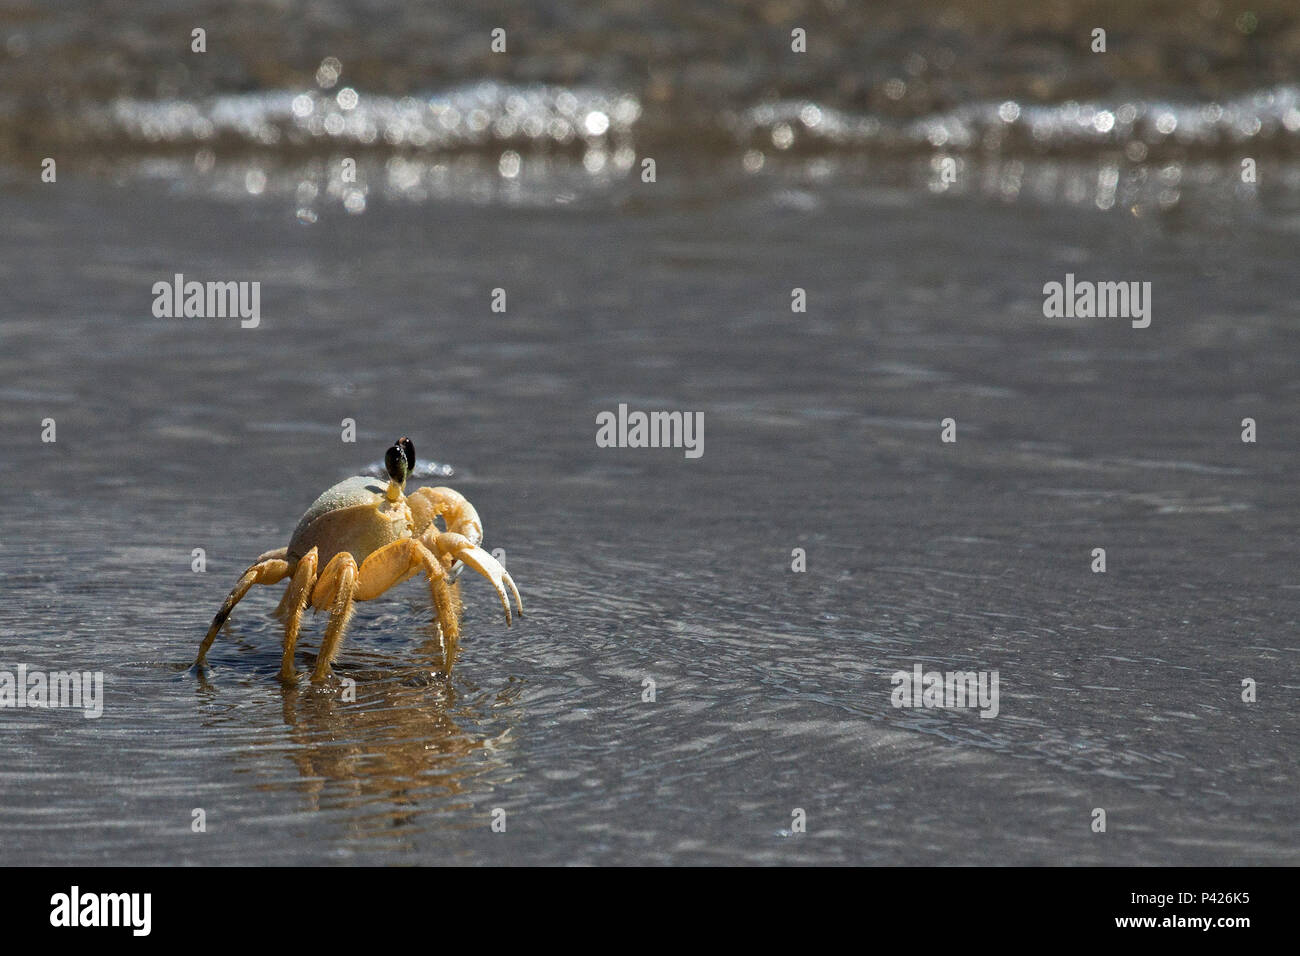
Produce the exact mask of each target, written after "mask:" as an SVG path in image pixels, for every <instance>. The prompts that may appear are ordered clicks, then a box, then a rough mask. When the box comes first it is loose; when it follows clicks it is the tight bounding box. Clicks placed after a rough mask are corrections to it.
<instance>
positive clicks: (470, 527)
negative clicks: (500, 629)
mask: <svg viewBox="0 0 1300 956" xmlns="http://www.w3.org/2000/svg"><path fill="white" fill-rule="evenodd" d="M406 503H407V505H408V506H409V507H410V509H411V516H412V517H413V518H414V519H415V533H416V534H417V535H418V536H419V538H420V541H421V542H423V543H424V545H425V546H426V547H428V548H429V549H430V550H431V551H433V553H434V554H436V555H437V556H438V559H439V560H440V561H441V562H442V563H443V566H444V567H447V568H450V567H451V564H452V562H453V561H463V562H464V563H465V564H467V565H468V566H469V567H471V568H473V569H474V570H475V571H477V572H478V573H479V574H481V575H483V577H485V578H487V579H488V580H489V581H491V582H492V586H493V587H494V588H496V592H497V596H498V597H499V598H500V599H501V607H502V608H503V609H504V610H505V613H506V626H507V627H509V625H510V598H509V597H508V596H507V594H506V588H509V589H510V593H511V594H513V595H514V597H515V606H516V607H518V608H519V616H520V617H522V616H523V613H524V602H523V601H522V600H521V599H520V597H519V589H518V588H517V587H515V582H514V581H513V580H512V579H511V577H510V574H509V573H508V572H507V571H506V569H505V568H503V567H502V566H501V562H499V561H498V560H497V559H496V558H494V557H492V555H490V554H488V553H487V552H486V551H484V550H483V549H482V548H481V547H479V545H480V544H482V542H483V523H482V522H481V521H480V520H479V517H478V512H477V511H475V510H474V506H473V505H472V504H470V503H469V501H468V499H466V498H465V496H464V495H462V494H461V493H460V492H459V491H453V490H452V489H450V488H417V489H416V490H415V491H413V492H411V494H409V495H407V497H406ZM435 518H442V521H443V524H444V525H445V527H446V529H447V530H446V531H439V529H438V526H437V524H436V523H434V519H435Z"/></svg>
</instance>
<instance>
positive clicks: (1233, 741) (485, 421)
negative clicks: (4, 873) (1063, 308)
mask: <svg viewBox="0 0 1300 956" xmlns="http://www.w3.org/2000/svg"><path fill="white" fill-rule="evenodd" d="M200 28H201V29H202V30H203V31H204V33H203V43H204V47H205V51H204V52H195V51H194V50H193V49H192V44H193V42H194V40H193V31H194V30H196V29H200ZM498 28H500V29H503V30H504V31H505V33H504V42H505V51H504V52H502V53H495V52H493V51H492V43H493V37H492V32H493V31H494V30H496V29H498ZM1097 29H1102V30H1104V31H1105V52H1094V50H1093V46H1094V44H1095V43H1096V40H1095V38H1094V31H1095V30H1097ZM794 30H803V31H804V39H805V42H806V52H802V53H798V52H794V50H792V31H794ZM1297 63H1300V9H1297V7H1296V5H1295V4H1294V3H1288V2H1281V0H1277V2H1274V0H1261V2H1241V3H1237V2H1228V0H1224V2H1218V0H1204V2H1195V0H1189V2H1176V3H1175V2H1168V3H1165V2H1147V3H1142V2H1124V3H1120V2H1115V3H1083V2H1077V3H1073V2H1045V3H1033V4H1020V3H1010V2H1008V3H1002V2H989V0H978V2H935V3H931V2H924V0H921V2H917V0H909V2H897V3H890V2H866V3H850V2H829V0H828V2H789V3H786V2H779V0H772V2H694V3H681V4H675V3H657V4H646V3H630V2H605V3H562V2H557V3H540V2H539V3H530V4H519V3H498V2H491V0H489V2H485V3H477V4H474V5H472V8H470V9H467V8H466V7H465V5H464V4H455V3H443V2H432V3H416V2H402V0H356V2H330V0H312V2H289V0H285V2H264V3H253V2H237V3H229V2H227V3H216V2H192V3H187V2H131V3H126V2H114V0H97V2H90V0H84V2H78V0H69V2H60V3H57V4H49V3H39V4H38V3H23V2H12V0H0V222H2V223H3V226H2V227H0V282H2V283H3V289H4V295H3V297H2V298H0V449H2V453H0V473H2V474H3V476H4V477H5V478H6V479H7V480H8V481H9V487H10V493H9V494H8V495H5V496H0V592H2V593H3V595H4V600H3V601H0V668H8V669H12V668H14V667H16V666H17V665H18V664H19V663H26V664H27V665H28V666H29V667H30V668H44V669H48V670H61V669H67V668H76V669H78V670H92V671H93V670H102V671H103V672H104V675H105V690H106V699H105V702H104V715H103V717H101V718H99V719H98V720H87V719H85V718H83V717H82V716H81V714H80V713H79V712H71V711H61V710H46V711H40V710H31V709H26V710H0V729H3V731H4V732H5V734H4V755H5V759H4V768H3V774H0V845H3V846H4V848H5V850H6V854H5V856H6V859H7V860H8V861H9V862H14V863H64V864H67V863H79V862H94V863H178V862H183V863H258V862H265V863H284V864H292V863H321V862H366V863H387V862H403V863H406V862H409V863H428V864H433V863H479V862H489V863H502V862H513V863H764V864H771V863H887V864H898V863H924V864H943V863H1058V864H1059V863H1070V864H1076V863H1078V864H1093V863H1110V864H1122V865H1135V864H1144V865H1145V864H1166V863H1168V864H1173V863H1177V864H1235V863H1242V864H1258V863H1295V862H1297V860H1298V859H1300V856H1298V854H1297V850H1296V846H1295V839H1294V837H1295V832H1296V823H1297V804H1296V792H1297V789H1296V748H1295V740H1296V733H1297V731H1298V730H1300V726H1297V720H1298V718H1297V716H1296V711H1295V708H1294V706H1293V705H1294V701H1295V694H1296V689H1297V686H1298V684H1300V674H1298V673H1297V666H1296V639H1295V634H1296V622H1297V616H1298V615H1300V583H1298V582H1297V580H1296V576H1295V568H1296V563H1295V558H1294V542H1295V539H1296V532H1297V515H1296V508H1295V504H1296V501H1295V492H1294V470H1295V451H1294V450H1295V448H1296V444H1297V443H1296V440H1297V437H1300V424H1298V419H1300V395H1298V392H1297V386H1296V382H1295V375H1294V372H1295V359H1296V349H1297V345H1298V344H1300V341H1298V338H1297V331H1298V329H1300V314H1298V311H1300V310H1298V307H1297V295H1296V293H1297V282H1298V280H1297V261H1296V250H1297V239H1298V237H1300V78H1298V77H1297V73H1296V65H1297ZM46 159H52V160H54V162H55V167H54V168H55V169H56V170H57V176H56V178H55V180H54V181H53V182H49V181H43V180H42V170H43V168H46V167H47V164H45V163H44V161H45V160H46ZM349 159H351V160H354V161H355V167H356V175H355V177H353V176H352V175H350V173H349V172H345V170H348V169H350V167H349V165H348V164H346V163H345V160H349ZM647 159H653V160H654V169H655V175H654V179H653V181H646V177H645V175H644V170H645V168H646V167H645V161H646V160H647ZM176 273H181V274H183V275H184V276H185V277H186V279H190V280H194V279H197V280H199V281H208V280H213V281H257V282H260V283H261V321H260V324H259V325H258V327H257V328H253V329H245V328H241V327H240V323H239V321H238V320H237V319H214V318H205V319H197V318H190V319H171V318H157V317H155V316H154V314H153V312H152V305H153V301H154V294H153V292H152V288H153V285H154V283H155V282H158V281H170V280H171V278H172V276H173V275H175V274H176ZM1067 273H1072V274H1075V275H1077V276H1078V277H1079V278H1080V279H1087V280H1094V281H1139V282H1150V283H1151V284H1152V300H1153V301H1152V324H1151V327H1150V328H1148V329H1142V330H1136V329H1133V328H1131V327H1130V325H1129V322H1128V321H1127V320H1124V319H1048V318H1045V317H1044V315H1043V308H1042V306H1043V286H1044V284H1045V283H1047V282H1053V281H1056V282H1060V281H1063V279H1064V277H1065V275H1066V274H1067ZM796 288H798V289H803V290H804V291H805V293H806V297H807V311H806V312H794V311H792V309H791V295H792V290H794V289H796ZM494 289H504V290H505V293H506V303H507V305H506V309H505V311H504V312H494V311H492V308H491V303H492V300H493V290H494ZM620 403H627V404H628V405H629V406H630V407H632V408H634V409H644V410H658V409H667V410H679V411H683V412H702V413H703V414H704V419H705V435H704V454H703V456H702V457H701V458H699V459H687V458H685V457H684V455H683V454H682V453H681V451H679V450H673V449H602V448H597V447H596V444H595V440H594V438H595V430H596V416H597V414H599V413H600V412H601V411H607V410H609V411H612V410H616V409H617V407H618V405H619V404H620ZM949 417H951V418H953V419H955V421H956V423H957V424H956V427H957V436H958V438H957V441H956V442H955V443H952V444H945V443H942V442H941V441H940V440H939V430H940V428H939V423H940V421H941V420H942V419H945V418H949ZM1245 418H1251V419H1254V420H1255V421H1256V423H1257V427H1258V441H1257V442H1255V443H1244V442H1243V441H1242V440H1241V433H1242V427H1243V426H1242V421H1243V419H1245ZM47 419H52V420H54V422H55V423H56V426H57V440H56V441H53V442H49V441H42V431H43V429H44V427H45V426H43V424H42V423H43V422H45V421H46V420H47ZM344 419H353V420H355V422H356V426H357V435H356V438H357V440H356V442H355V443H348V442H345V441H341V440H340V435H341V431H342V429H341V422H342V421H343V420H344ZM402 434H405V435H409V436H410V437H411V438H412V439H413V441H414V443H415V446H416V449H417V452H418V453H419V455H420V457H421V459H423V460H426V461H434V462H437V463H441V464H445V465H447V466H449V467H450V469H451V473H452V474H451V477H450V478H447V479H446V483H448V484H451V485H452V486H453V487H456V488H457V489H458V490H460V491H462V492H463V493H465V494H466V495H467V496H468V497H469V498H470V499H471V500H472V501H473V502H474V503H475V504H476V505H477V507H478V509H479V512H480V514H481V515H482V516H483V518H484V522H485V526H486V533H487V542H486V543H487V547H489V549H495V548H501V549H503V550H504V553H505V560H506V564H507V566H508V567H509V569H510V571H511V573H512V575H513V576H514V578H515V580H516V582H517V583H518V584H519V586H520V588H521V590H522V592H523V596H524V600H525V602H526V608H527V611H528V616H527V617H525V618H524V619H523V620H522V621H519V622H517V623H516V625H515V626H514V627H512V628H511V629H509V630H506V629H505V628H504V626H503V625H502V622H501V621H500V620H499V610H496V609H494V601H495V599H494V598H493V596H492V595H491V592H490V590H489V589H488V587H487V585H486V584H485V582H482V581H471V580H465V581H464V593H465V597H466V602H467V619H466V624H465V628H464V630H465V636H464V640H463V642H462V646H461V652H460V657H459V658H458V660H457V661H456V664H455V667H454V669H452V670H451V676H450V677H448V676H447V670H448V666H447V665H448V662H447V661H446V660H445V659H444V657H443V653H442V649H441V646H440V643H439V641H438V635H437V633H436V630H434V629H433V628H432V627H431V625H429V623H428V621H429V619H430V611H429V608H428V606H427V598H426V596H425V594H424V590H423V589H422V588H419V587H417V586H415V585H413V584H408V585H406V586H404V587H402V588H399V589H396V590H394V591H393V592H391V593H390V594H388V595H385V596H384V597H383V598H381V599H380V600H377V601H375V602H373V603H369V604H366V605H362V606H361V607H360V610H359V612H358V614H357V616H356V619H355V622H354V624H353V626H352V628H351V631H350V633H349V636H348V639H347V641H346V642H345V644H344V647H343V651H342V655H341V657H340V659H339V661H338V664H337V666H336V672H337V673H338V675H339V676H340V677H350V678H352V679H354V680H356V681H357V700H356V701H346V700H342V699H340V697H339V696H338V694H337V693H336V692H324V693H322V692H317V691H313V690H312V689H310V688H309V687H307V686H306V685H305V684H304V685H302V686H300V687H297V688H282V687H281V686H280V685H279V684H278V683H277V682H276V681H275V679H274V674H275V672H276V669H277V668H278V663H279V650H278V642H279V638H280V634H279V628H278V626H277V624H276V622H274V621H273V620H272V619H271V618H270V615H269V611H270V609H271V608H272V607H274V604H275V602H276V601H277V600H278V597H279V589H278V588H277V589H262V590H259V591H255V592H254V593H252V594H250V596H249V597H248V598H246V599H245V601H244V602H243V603H242V604H241V605H240V607H239V608H238V609H237V611H236V612H235V614H234V616H233V617H232V619H231V621H230V623H229V624H228V625H227V627H226V630H225V631H224V632H223V633H222V635H221V636H220V638H219V640H218V643H217V644H216V647H215V648H214V652H213V655H212V657H211V660H212V663H213V667H212V668H211V670H210V671H209V672H207V673H205V674H197V673H195V672H194V671H193V670H191V669H190V668H189V664H190V663H191V661H192V660H193V656H194V653H195V651H196V649H197V645H198V642H199V640H200V639H201V638H202V636H203V633H204V630H205V629H206V627H207V624H208V622H209V621H210V620H211V616H212V614H213V613H214V612H215V610H216V609H217V607H218V606H219V605H220V602H221V600H222V599H223V598H224V596H225V594H226V592H227V590H228V589H229V588H230V586H231V585H232V584H233V583H234V581H235V579H236V578H237V576H238V575H239V573H240V572H241V571H242V570H243V568H244V567H246V566H247V564H248V563H249V562H250V561H251V560H252V559H253V558H254V557H256V556H257V555H258V554H259V553H261V552H262V551H264V550H268V549H271V548H274V547H277V546H280V545H282V544H284V543H286V542H287V538H288V535H289V533H290V532H291V530H292V529H293V527H294V525H295V523H296V522H297V520H298V517H299V515H300V514H301V513H302V512H303V510H305V509H306V507H307V506H308V505H309V504H310V503H311V502H312V500H313V499H314V498H315V497H316V495H317V494H319V492H320V491H322V490H323V489H324V488H325V487H327V486H329V485H330V484H332V483H334V482H335V481H337V480H339V479H341V478H343V477H346V476H348V475H351V474H355V473H357V472H359V471H362V470H363V469H365V468H367V467H369V466H372V465H373V464H374V463H375V462H376V461H377V460H378V459H379V458H380V457H381V456H382V454H383V451H384V449H385V448H386V447H387V445H388V444H389V443H391V442H392V440H393V439H394V438H395V437H397V436H398V435H402ZM438 480H439V481H442V480H443V479H438ZM1098 547H1103V548H1105V549H1106V550H1107V562H1108V564H1107V571H1106V573H1105V574H1094V573H1092V572H1091V570H1090V565H1091V562H1092V557H1091V554H1092V550H1093V549H1094V548H1098ZM196 548H202V549H203V552H204V555H205V561H206V564H205V568H206V569H205V570H204V571H202V572H200V573H196V572H195V571H194V570H193V554H194V549H196ZM795 548H802V549H804V552H805V553H806V561H807V570H806V571H803V572H796V571H794V570H792V551H793V549H795ZM323 626H324V623H323V621H320V620H318V621H316V622H315V623H314V624H312V625H310V627H309V631H308V634H307V635H306V636H305V637H304V639H303V641H302V642H301V644H300V653H299V664H300V666H301V667H308V666H310V662H311V660H312V655H313V654H314V651H315V648H316V640H317V639H318V635H319V633H320V631H321V630H322V629H323ZM915 663H920V664H922V665H923V666H924V667H925V668H926V669H939V670H956V669H961V670H968V669H969V670H998V671H999V673H1000V681H1001V695H1002V699H1001V704H1000V713H999V716H998V717H997V718H996V719H991V720H988V719H981V718H980V717H979V716H978V714H977V713H976V712H974V711H951V710H950V711H943V710H908V709H896V708H894V707H893V706H892V705H891V703H890V691H891V690H892V685H891V683H890V679H889V678H890V675H891V674H892V673H893V672H894V671H896V670H899V669H904V670H910V669H911V667H912V665H913V664H915ZM1246 678H1250V679H1252V680H1254V681H1256V682H1257V684H1258V687H1259V692H1258V700H1257V701H1256V702H1254V703H1249V704H1248V703H1245V702H1243V701H1242V698H1241V690H1242V687H1241V682H1242V680H1243V679H1246ZM647 680H652V681H654V684H655V688H656V696H655V700H654V701H647V700H645V699H643V695H644V694H645V692H646V688H647V686H648V685H646V684H645V681H647ZM199 807H201V808H204V809H205V811H206V814H207V820H208V831H207V832H206V833H202V834H197V833H194V832H193V831H192V830H191V820H192V811H193V809H194V808H199ZM1098 807H1101V808H1105V809H1106V810H1107V813H1108V819H1109V829H1108V832H1107V833H1105V834H1098V833H1094V832H1092V830H1091V829H1090V824H1091V823H1092V820H1093V816H1092V811H1093V810H1094V808H1098ZM497 808H503V809H506V810H507V813H508V819H509V823H508V829H507V832H506V833H493V832H492V831H491V829H490V826H489V825H490V823H491V819H492V817H491V813H492V811H493V810H494V809H497ZM796 808H799V809H802V810H804V811H806V814H807V818H808V831H807V832H806V833H794V832H792V830H791V826H792V824H791V821H792V819H793V816H792V814H793V811H794V810H795V809H796Z"/></svg>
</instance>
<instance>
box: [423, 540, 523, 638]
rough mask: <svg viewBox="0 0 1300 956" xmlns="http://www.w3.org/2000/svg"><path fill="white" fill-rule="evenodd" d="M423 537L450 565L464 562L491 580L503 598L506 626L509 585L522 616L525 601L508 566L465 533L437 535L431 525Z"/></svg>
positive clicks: (508, 608) (507, 624) (507, 625)
mask: <svg viewBox="0 0 1300 956" xmlns="http://www.w3.org/2000/svg"><path fill="white" fill-rule="evenodd" d="M420 540H421V541H422V542H424V544H425V546H426V547H428V548H430V549H432V550H433V551H434V552H435V553H436V554H438V555H439V556H444V555H445V556H446V563H447V564H450V563H451V562H452V561H453V560H458V561H463V562H464V563H465V564H467V565H468V566H469V567H471V568H473V569H474V570H475V571H477V572H478V573H479V574H481V575H483V577H485V578H487V579H488V580H489V581H491V582H492V586H493V587H494V588H496V591H497V597H499V598H500V599H501V607H502V609H503V610H504V611H505V612H506V627H509V626H510V598H509V597H508V596H507V595H506V588H507V587H508V588H510V592H511V593H512V594H514V596H515V604H516V605H517V606H518V608H519V616H520V617H523V614H524V603H523V601H522V600H521V599H520V597H519V589H518V588H517V587H515V582H514V581H513V580H511V578H510V574H509V573H508V572H507V571H506V569H505V568H503V567H501V563H500V562H499V561H497V559H496V558H494V557H492V555H490V554H488V553H487V552H486V551H484V550H483V549H482V548H479V547H476V546H475V545H473V544H471V543H470V541H469V539H468V538H466V537H465V536H464V535H463V534H455V533H454V532H451V531H445V532H443V533H442V534H438V530H437V528H430V529H429V530H428V531H425V533H424V535H423V536H422V537H421V538H420Z"/></svg>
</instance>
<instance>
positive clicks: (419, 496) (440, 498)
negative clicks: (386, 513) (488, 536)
mask: <svg viewBox="0 0 1300 956" xmlns="http://www.w3.org/2000/svg"><path fill="white" fill-rule="evenodd" d="M406 503H407V505H408V506H409V507H410V509H411V514H412V515H413V516H414V518H415V527H416V530H417V531H419V532H421V533H423V532H424V531H425V530H426V529H427V528H428V527H429V526H430V525H432V524H433V519H434V518H442V522H443V524H444V525H445V526H446V529H447V530H448V531H452V532H455V533H456V534H462V535H464V536H465V537H466V538H468V539H469V542H470V544H472V545H475V546H476V547H477V546H478V545H480V544H482V543H483V522H482V521H480V520H479V517H478V512H477V511H476V510H474V506H473V505H472V504H470V503H469V499H468V498H466V497H465V496H464V495H462V494H461V493H460V492H459V491H453V490H452V489H451V488H417V489H415V491H412V492H411V493H410V494H409V495H407V496H406Z"/></svg>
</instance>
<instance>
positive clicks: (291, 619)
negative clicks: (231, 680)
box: [280, 548, 320, 681]
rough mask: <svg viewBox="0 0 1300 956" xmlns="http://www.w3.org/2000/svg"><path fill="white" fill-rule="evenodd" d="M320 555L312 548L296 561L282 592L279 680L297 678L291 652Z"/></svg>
mask: <svg viewBox="0 0 1300 956" xmlns="http://www.w3.org/2000/svg"><path fill="white" fill-rule="evenodd" d="M319 560H320V554H319V553H318V552H317V550H316V549H315V548H312V549H311V550H310V551H308V552H307V553H306V554H304V555H303V556H302V557H301V558H299V559H298V566H297V567H296V568H294V572H293V580H292V581H290V582H289V587H288V588H287V589H286V590H285V592H284V599H283V600H282V601H281V602H280V606H281V607H282V608H284V614H285V618H284V659H283V660H282V661H281V662H280V680H282V681H292V680H293V679H294V678H296V677H297V676H298V674H297V672H296V671H295V670H294V669H293V650H294V648H295V647H296V646H297V644H298V631H299V630H300V629H301V627H302V612H303V610H304V609H305V608H306V607H307V599H308V598H310V597H311V592H312V588H313V587H315V586H316V565H317V562H318V561H319Z"/></svg>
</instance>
